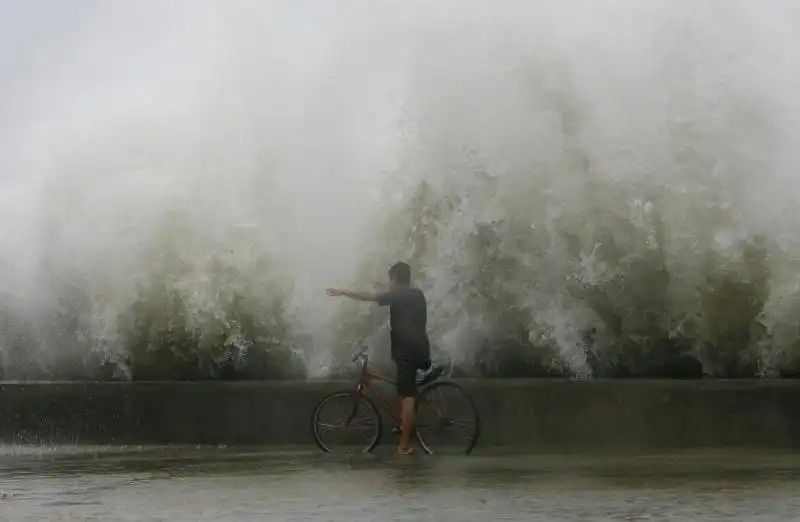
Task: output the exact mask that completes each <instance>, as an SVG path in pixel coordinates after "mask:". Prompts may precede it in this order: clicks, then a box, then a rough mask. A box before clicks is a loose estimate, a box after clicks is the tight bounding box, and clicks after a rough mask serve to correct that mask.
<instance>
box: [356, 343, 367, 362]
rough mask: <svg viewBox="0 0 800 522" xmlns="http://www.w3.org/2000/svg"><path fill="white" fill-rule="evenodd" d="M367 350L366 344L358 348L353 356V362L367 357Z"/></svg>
mask: <svg viewBox="0 0 800 522" xmlns="http://www.w3.org/2000/svg"><path fill="white" fill-rule="evenodd" d="M367 350H368V348H367V347H366V346H365V347H363V348H362V349H361V350H359V351H358V353H356V354H355V355H354V356H353V362H354V363H357V362H359V361H360V360H363V359H366V358H367Z"/></svg>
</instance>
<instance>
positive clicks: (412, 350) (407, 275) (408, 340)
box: [326, 262, 431, 455]
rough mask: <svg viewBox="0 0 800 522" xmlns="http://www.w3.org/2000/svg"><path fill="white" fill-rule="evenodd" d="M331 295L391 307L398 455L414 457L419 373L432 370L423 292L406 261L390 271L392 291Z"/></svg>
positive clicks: (331, 290)
mask: <svg viewBox="0 0 800 522" xmlns="http://www.w3.org/2000/svg"><path fill="white" fill-rule="evenodd" d="M326 292H327V294H328V295H330V296H344V297H349V298H350V299H355V300H356V301H372V302H376V303H378V305H380V306H388V307H389V316H390V319H389V324H390V326H391V342H392V360H393V361H394V363H395V365H396V366H397V394H398V395H399V396H400V404H401V407H400V419H401V422H400V444H399V445H398V447H397V453H398V455H410V454H411V446H410V440H411V432H412V430H413V426H414V401H415V398H416V395H417V386H416V379H417V370H425V369H428V368H430V365H431V363H430V356H431V349H430V342H429V340H428V332H427V322H428V306H427V303H426V301H425V294H423V293H422V290H420V289H419V288H415V287H413V286H411V267H409V266H408V264H406V263H403V262H398V263H395V264H394V265H392V267H391V268H390V269H389V290H388V291H386V292H379V293H367V292H352V291H350V290H338V289H335V288H328V289H327V290H326Z"/></svg>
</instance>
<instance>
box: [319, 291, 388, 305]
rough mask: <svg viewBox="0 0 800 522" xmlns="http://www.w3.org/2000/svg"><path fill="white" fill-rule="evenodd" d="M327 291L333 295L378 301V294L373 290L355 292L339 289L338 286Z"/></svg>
mask: <svg viewBox="0 0 800 522" xmlns="http://www.w3.org/2000/svg"><path fill="white" fill-rule="evenodd" d="M325 293H326V294H328V295H329V296H331V297H339V296H342V297H349V298H350V299H353V300H355V301H368V302H369V301H377V300H378V296H377V295H376V294H373V293H371V292H353V291H351V290H339V289H337V288H328V289H327V290H325Z"/></svg>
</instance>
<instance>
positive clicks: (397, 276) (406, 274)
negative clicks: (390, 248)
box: [389, 261, 411, 288]
mask: <svg viewBox="0 0 800 522" xmlns="http://www.w3.org/2000/svg"><path fill="white" fill-rule="evenodd" d="M389 284H390V285H391V287H392V288H397V287H402V286H408V285H410V284H411V267H410V266H408V263H403V262H402V261H398V262H397V263H395V264H393V265H392V267H391V268H390V269H389Z"/></svg>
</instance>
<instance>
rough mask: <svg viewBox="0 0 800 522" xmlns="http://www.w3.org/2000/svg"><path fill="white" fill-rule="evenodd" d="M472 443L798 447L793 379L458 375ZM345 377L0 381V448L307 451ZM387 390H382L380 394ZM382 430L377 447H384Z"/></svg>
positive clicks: (798, 403) (798, 395)
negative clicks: (477, 422) (317, 414)
mask: <svg viewBox="0 0 800 522" xmlns="http://www.w3.org/2000/svg"><path fill="white" fill-rule="evenodd" d="M458 382H459V383H460V384H461V385H462V386H464V387H465V388H466V389H467V390H469V391H470V392H471V394H472V395H473V398H474V399H475V402H476V404H477V406H478V408H479V410H480V412H481V421H482V434H481V440H480V443H479V445H478V449H477V450H476V451H479V450H480V448H481V447H484V448H486V447H491V446H510V447H516V448H521V449H522V448H525V449H531V450H535V449H537V448H539V449H546V448H556V447H558V448H562V449H572V450H576V451H579V450H598V449H621V450H624V449H677V448H691V447H699V446H750V447H764V448H790V447H798V446H800V381H789V380H783V381H782V380H760V381H752V380H749V381H645V380H629V381H620V380H616V381H582V382H575V381H567V380H463V381H458ZM347 386H348V383H344V382H328V381H326V382H265V383H252V382H247V383H222V382H210V383H4V384H2V385H0V439H2V440H3V441H4V442H6V443H37V444H38V443H85V444H228V445H236V444H241V445H265V444H276V445H277V444H287V445H295V444H313V441H312V439H311V434H310V414H311V411H312V409H313V407H314V405H315V404H316V403H317V401H318V400H319V399H320V398H321V397H322V396H323V395H325V394H326V393H328V392H330V391H332V390H337V389H342V388H346V387H347ZM387 393H389V394H391V393H392V390H391V388H387ZM392 441H393V437H392V436H391V435H389V434H388V433H387V434H385V436H384V442H392Z"/></svg>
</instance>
